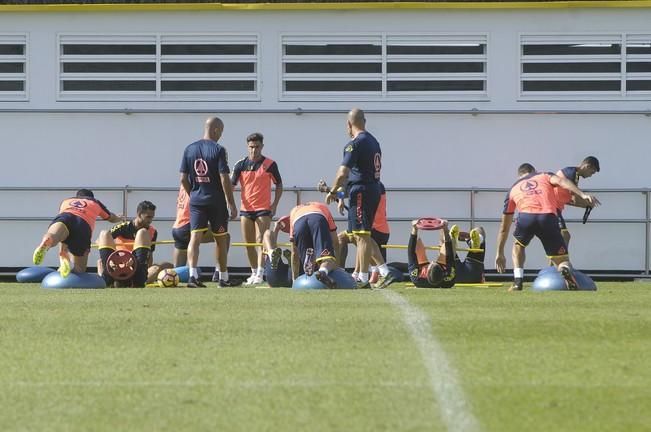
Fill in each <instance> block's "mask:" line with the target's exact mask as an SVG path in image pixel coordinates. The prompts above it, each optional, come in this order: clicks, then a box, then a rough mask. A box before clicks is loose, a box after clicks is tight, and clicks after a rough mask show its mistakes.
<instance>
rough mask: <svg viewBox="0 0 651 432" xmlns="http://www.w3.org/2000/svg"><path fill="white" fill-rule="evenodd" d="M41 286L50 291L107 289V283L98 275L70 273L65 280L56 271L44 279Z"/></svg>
mask: <svg viewBox="0 0 651 432" xmlns="http://www.w3.org/2000/svg"><path fill="white" fill-rule="evenodd" d="M41 286H42V287H43V288H49V289H66V288H81V289H100V288H106V282H104V279H102V278H101V277H100V276H99V275H98V274H97V273H70V274H69V275H68V277H65V278H64V277H61V274H59V272H56V271H55V272H52V273H50V274H49V275H47V276H45V278H43V282H42V283H41Z"/></svg>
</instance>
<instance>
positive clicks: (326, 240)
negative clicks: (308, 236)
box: [305, 214, 338, 288]
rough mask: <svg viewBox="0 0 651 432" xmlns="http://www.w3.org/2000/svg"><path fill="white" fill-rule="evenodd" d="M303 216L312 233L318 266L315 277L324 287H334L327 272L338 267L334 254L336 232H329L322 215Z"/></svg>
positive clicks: (333, 282)
mask: <svg viewBox="0 0 651 432" xmlns="http://www.w3.org/2000/svg"><path fill="white" fill-rule="evenodd" d="M305 217H306V218H307V219H308V225H309V227H310V231H311V233H312V244H313V245H314V256H315V257H316V258H315V263H316V264H317V265H318V267H319V269H318V270H317V271H316V278H317V279H318V280H319V281H320V282H321V283H323V284H324V285H325V286H326V287H328V288H335V286H336V284H335V281H334V280H333V279H332V278H330V276H328V273H330V272H331V271H333V270H335V269H336V268H337V267H338V266H337V261H336V259H335V256H334V251H335V243H334V242H335V241H336V234H335V233H334V232H330V228H329V226H328V221H327V220H326V218H325V217H323V216H322V215H317V214H314V215H307V216H305Z"/></svg>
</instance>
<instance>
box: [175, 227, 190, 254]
mask: <svg viewBox="0 0 651 432" xmlns="http://www.w3.org/2000/svg"><path fill="white" fill-rule="evenodd" d="M172 238H173V239H174V247H175V248H177V249H180V250H187V248H188V245H189V244H190V224H189V223H187V224H185V225H181V226H180V227H178V228H172Z"/></svg>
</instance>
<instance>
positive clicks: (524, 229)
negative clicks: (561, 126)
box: [495, 163, 600, 291]
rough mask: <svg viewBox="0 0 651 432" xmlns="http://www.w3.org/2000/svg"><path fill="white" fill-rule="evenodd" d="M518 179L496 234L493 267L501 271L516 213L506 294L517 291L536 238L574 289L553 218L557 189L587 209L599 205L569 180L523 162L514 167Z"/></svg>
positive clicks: (559, 232) (573, 281) (508, 197)
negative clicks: (510, 278)
mask: <svg viewBox="0 0 651 432" xmlns="http://www.w3.org/2000/svg"><path fill="white" fill-rule="evenodd" d="M518 176H519V178H518V180H517V181H516V182H515V183H514V184H513V186H512V187H511V190H510V191H509V193H508V194H507V196H506V199H505V200H504V212H503V214H502V220H501V224H500V228H499V231H498V235H497V254H496V258H495V267H496V268H497V271H498V272H500V273H503V272H504V268H505V265H506V258H505V257H504V244H505V243H506V237H507V235H508V233H509V229H510V227H511V223H512V221H513V213H514V212H515V211H516V210H517V211H518V219H517V222H516V225H515V232H514V233H513V236H514V237H515V241H514V242H513V285H512V286H511V288H510V289H509V291H521V290H522V282H523V277H524V261H525V248H526V247H527V246H528V245H529V242H530V241H531V239H532V238H533V237H534V236H536V237H538V238H539V239H540V241H541V242H542V244H543V247H544V248H545V252H546V254H547V257H548V258H549V259H550V260H551V261H552V262H553V263H554V264H555V265H556V266H557V268H558V271H559V272H560V273H561V274H562V275H563V277H564V278H565V281H566V283H567V287H568V289H571V290H574V289H577V283H576V279H575V278H574V274H573V271H572V266H571V264H570V256H569V251H568V249H567V245H566V244H565V241H564V240H563V236H562V235H561V230H560V228H559V226H558V216H557V215H556V211H557V204H556V192H555V191H554V189H555V188H557V187H562V188H564V189H567V190H568V191H570V192H572V193H573V194H576V195H577V196H578V197H579V198H581V199H582V200H585V201H586V202H587V203H588V204H589V205H590V206H592V207H594V206H597V205H599V204H600V202H599V200H598V199H597V198H595V197H594V196H592V195H588V194H585V193H583V191H581V190H580V189H579V188H578V187H577V186H576V185H575V184H574V183H572V182H571V181H570V180H568V179H566V178H563V177H559V176H557V175H555V174H551V173H539V172H536V169H535V168H534V167H533V165H531V164H528V163H524V164H522V165H520V167H518Z"/></svg>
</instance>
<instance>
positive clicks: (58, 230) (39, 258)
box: [32, 214, 69, 265]
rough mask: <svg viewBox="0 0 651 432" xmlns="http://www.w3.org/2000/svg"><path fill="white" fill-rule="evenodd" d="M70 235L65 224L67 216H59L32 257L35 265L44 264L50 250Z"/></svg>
mask: <svg viewBox="0 0 651 432" xmlns="http://www.w3.org/2000/svg"><path fill="white" fill-rule="evenodd" d="M68 234H69V230H68V227H67V226H66V223H65V214H61V215H58V216H57V217H56V218H54V220H53V221H52V223H51V224H50V226H49V227H48V229H47V231H46V232H45V234H44V235H43V238H42V239H41V242H40V243H39V245H38V246H37V247H36V249H34V254H33V256H32V261H33V262H34V264H36V265H40V264H41V263H42V262H43V259H44V258H45V254H46V253H47V251H48V249H50V248H53V247H55V246H56V245H57V244H59V243H60V242H62V241H63V240H65V239H66V238H67V237H68Z"/></svg>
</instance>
